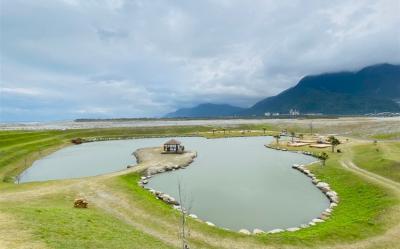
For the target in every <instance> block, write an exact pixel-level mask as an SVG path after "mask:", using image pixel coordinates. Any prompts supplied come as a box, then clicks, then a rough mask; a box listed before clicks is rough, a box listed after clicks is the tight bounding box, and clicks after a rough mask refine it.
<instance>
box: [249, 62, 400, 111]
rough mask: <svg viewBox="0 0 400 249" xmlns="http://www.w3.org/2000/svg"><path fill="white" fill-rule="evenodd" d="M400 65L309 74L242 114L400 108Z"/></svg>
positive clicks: (390, 109) (393, 109)
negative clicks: (292, 85)
mask: <svg viewBox="0 0 400 249" xmlns="http://www.w3.org/2000/svg"><path fill="white" fill-rule="evenodd" d="M399 99H400V66H399V65H390V64H379V65H374V66H370V67H366V68H363V69H362V70H360V71H358V72H338V73H327V74H320V75H313V76H306V77H304V78H302V79H301V80H300V82H299V83H298V84H297V85H296V86H294V87H292V88H289V89H287V90H285V91H283V92H282V93H280V94H278V95H276V96H273V97H268V98H265V99H263V100H261V101H259V102H257V103H256V104H255V105H254V106H252V107H250V108H249V109H246V110H244V111H243V112H242V113H241V114H242V115H263V114H264V113H265V112H279V113H288V111H289V110H290V109H297V110H299V111H300V112H301V113H324V114H365V113H373V112H400V105H399V104H398V103H396V100H397V101H398V100H399Z"/></svg>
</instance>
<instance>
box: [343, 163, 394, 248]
mask: <svg viewBox="0 0 400 249" xmlns="http://www.w3.org/2000/svg"><path fill="white" fill-rule="evenodd" d="M340 164H341V165H342V166H343V168H345V169H347V170H349V171H351V172H353V173H355V174H357V175H359V176H361V177H363V178H364V179H367V180H368V181H370V182H373V183H375V184H378V185H380V186H383V187H385V188H387V189H390V190H391V191H392V192H393V193H394V194H395V195H396V196H397V197H398V198H400V183H398V182H395V181H393V180H390V179H388V178H385V177H383V176H380V175H377V174H375V173H372V172H370V171H367V170H365V169H362V168H360V167H358V166H357V165H355V164H354V163H353V162H352V161H350V160H342V161H340ZM392 215H394V216H395V217H399V216H400V206H399V205H397V206H396V207H395V208H394V209H393V210H392ZM399 245H400V224H397V225H395V226H394V227H392V228H390V229H389V230H388V231H386V232H385V233H384V234H382V235H379V236H376V237H372V238H369V239H366V240H363V241H360V242H358V243H355V244H354V245H348V246H344V247H342V248H371V249H375V248H400V247H399Z"/></svg>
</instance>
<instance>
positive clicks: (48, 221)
mask: <svg viewBox="0 0 400 249" xmlns="http://www.w3.org/2000/svg"><path fill="white" fill-rule="evenodd" d="M72 200H73V199H72V198H71V197H62V196H51V197H47V198H42V199H40V200H35V201H30V202H29V203H18V202H12V203H7V204H4V205H3V204H2V206H1V208H0V211H1V212H6V213H9V214H11V215H13V216H17V217H19V219H18V222H19V226H20V227H21V228H24V229H27V228H28V229H29V230H30V231H31V233H32V238H33V239H35V240H40V241H43V242H45V244H47V245H48V246H49V248H55V249H58V248H60V249H76V248H93V249H94V248H96V249H100V248H104V249H109V248H121V249H122V248H126V249H128V248H129V249H130V248H137V249H142V248H143V249H144V248H165V249H166V248H174V247H172V246H169V245H166V244H164V243H163V242H161V241H159V240H158V239H156V238H154V237H152V236H150V235H147V234H145V233H143V232H141V231H138V230H137V229H135V228H133V227H132V226H130V225H128V224H126V223H124V222H122V221H120V220H119V219H117V218H115V217H112V216H110V215H109V214H107V213H104V212H103V211H102V210H99V209H97V208H94V207H90V208H88V209H76V208H73V207H72V205H71V203H72Z"/></svg>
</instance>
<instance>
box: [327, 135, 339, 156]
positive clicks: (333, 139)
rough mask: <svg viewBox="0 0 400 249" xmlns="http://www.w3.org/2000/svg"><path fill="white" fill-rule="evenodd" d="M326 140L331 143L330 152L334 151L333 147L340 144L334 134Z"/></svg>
mask: <svg viewBox="0 0 400 249" xmlns="http://www.w3.org/2000/svg"><path fill="white" fill-rule="evenodd" d="M328 142H329V143H330V144H331V145H332V152H335V147H336V146H338V145H339V144H340V141H339V139H337V138H336V137H334V136H330V137H329V138H328Z"/></svg>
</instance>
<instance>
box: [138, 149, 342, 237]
mask: <svg viewBox="0 0 400 249" xmlns="http://www.w3.org/2000/svg"><path fill="white" fill-rule="evenodd" d="M265 147H267V148H271V149H276V150H282V151H287V152H289V151H288V150H286V149H280V148H274V147H270V146H268V145H265ZM140 150H141V149H139V150H137V151H135V152H134V153H133V154H134V155H135V157H136V159H137V162H138V163H141V159H140V156H139V153H138V152H139V151H140ZM290 152H295V153H302V154H305V155H309V156H314V155H313V154H312V153H311V152H307V151H290ZM186 153H191V155H190V159H189V160H187V161H185V162H182V163H181V164H175V165H170V164H167V165H161V166H160V165H157V166H154V167H149V168H148V169H147V170H146V173H145V174H146V175H145V176H142V177H141V178H140V180H139V181H138V185H139V186H140V187H142V188H144V189H146V190H148V191H149V192H150V193H151V194H153V195H154V196H155V197H156V198H157V199H159V200H161V201H163V202H164V203H166V204H168V205H171V206H172V207H173V208H174V209H176V210H178V211H183V212H185V213H187V211H186V210H182V207H181V205H180V203H179V202H178V201H177V200H176V199H175V198H173V197H172V196H170V195H168V194H166V193H163V192H161V191H157V190H154V189H151V188H148V187H146V184H148V183H149V180H150V178H151V177H152V176H153V175H155V174H161V173H164V172H167V171H174V170H178V169H184V168H186V167H187V166H188V165H190V164H191V163H192V162H193V161H194V159H195V158H196V157H197V153H196V152H186ZM305 167H306V166H305V165H299V164H293V166H292V168H293V169H296V170H298V171H300V172H301V173H303V174H305V175H306V176H308V177H309V178H311V181H312V183H313V184H314V185H315V186H316V187H317V188H318V189H319V190H320V191H321V192H322V193H323V194H324V195H325V196H326V197H327V198H328V200H329V201H330V206H329V208H327V209H325V210H324V211H323V212H322V213H321V215H320V216H318V217H316V218H314V219H312V220H311V221H310V222H308V223H307V224H302V225H300V226H298V227H291V228H287V229H279V228H276V229H272V230H270V231H263V230H261V229H258V228H255V229H254V230H253V232H250V231H249V230H247V229H240V230H239V231H238V233H240V234H243V235H260V234H275V233H281V232H295V231H298V230H300V229H304V228H308V227H311V226H315V225H316V224H318V223H322V222H325V220H327V219H329V217H330V215H331V213H332V211H333V208H334V207H336V206H337V205H338V203H339V197H338V195H337V193H336V192H335V191H333V190H332V189H331V188H330V186H329V184H328V183H325V182H322V181H320V180H319V179H318V178H316V176H315V175H314V174H313V173H312V172H311V171H310V170H308V169H307V168H305ZM187 215H188V216H189V217H190V218H192V219H195V220H197V221H200V222H204V223H205V224H207V225H208V226H211V227H215V224H214V223H212V222H210V221H204V220H201V219H199V218H198V216H197V215H195V214H188V213H187ZM222 229H223V228H222ZM226 230H229V229H226Z"/></svg>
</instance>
